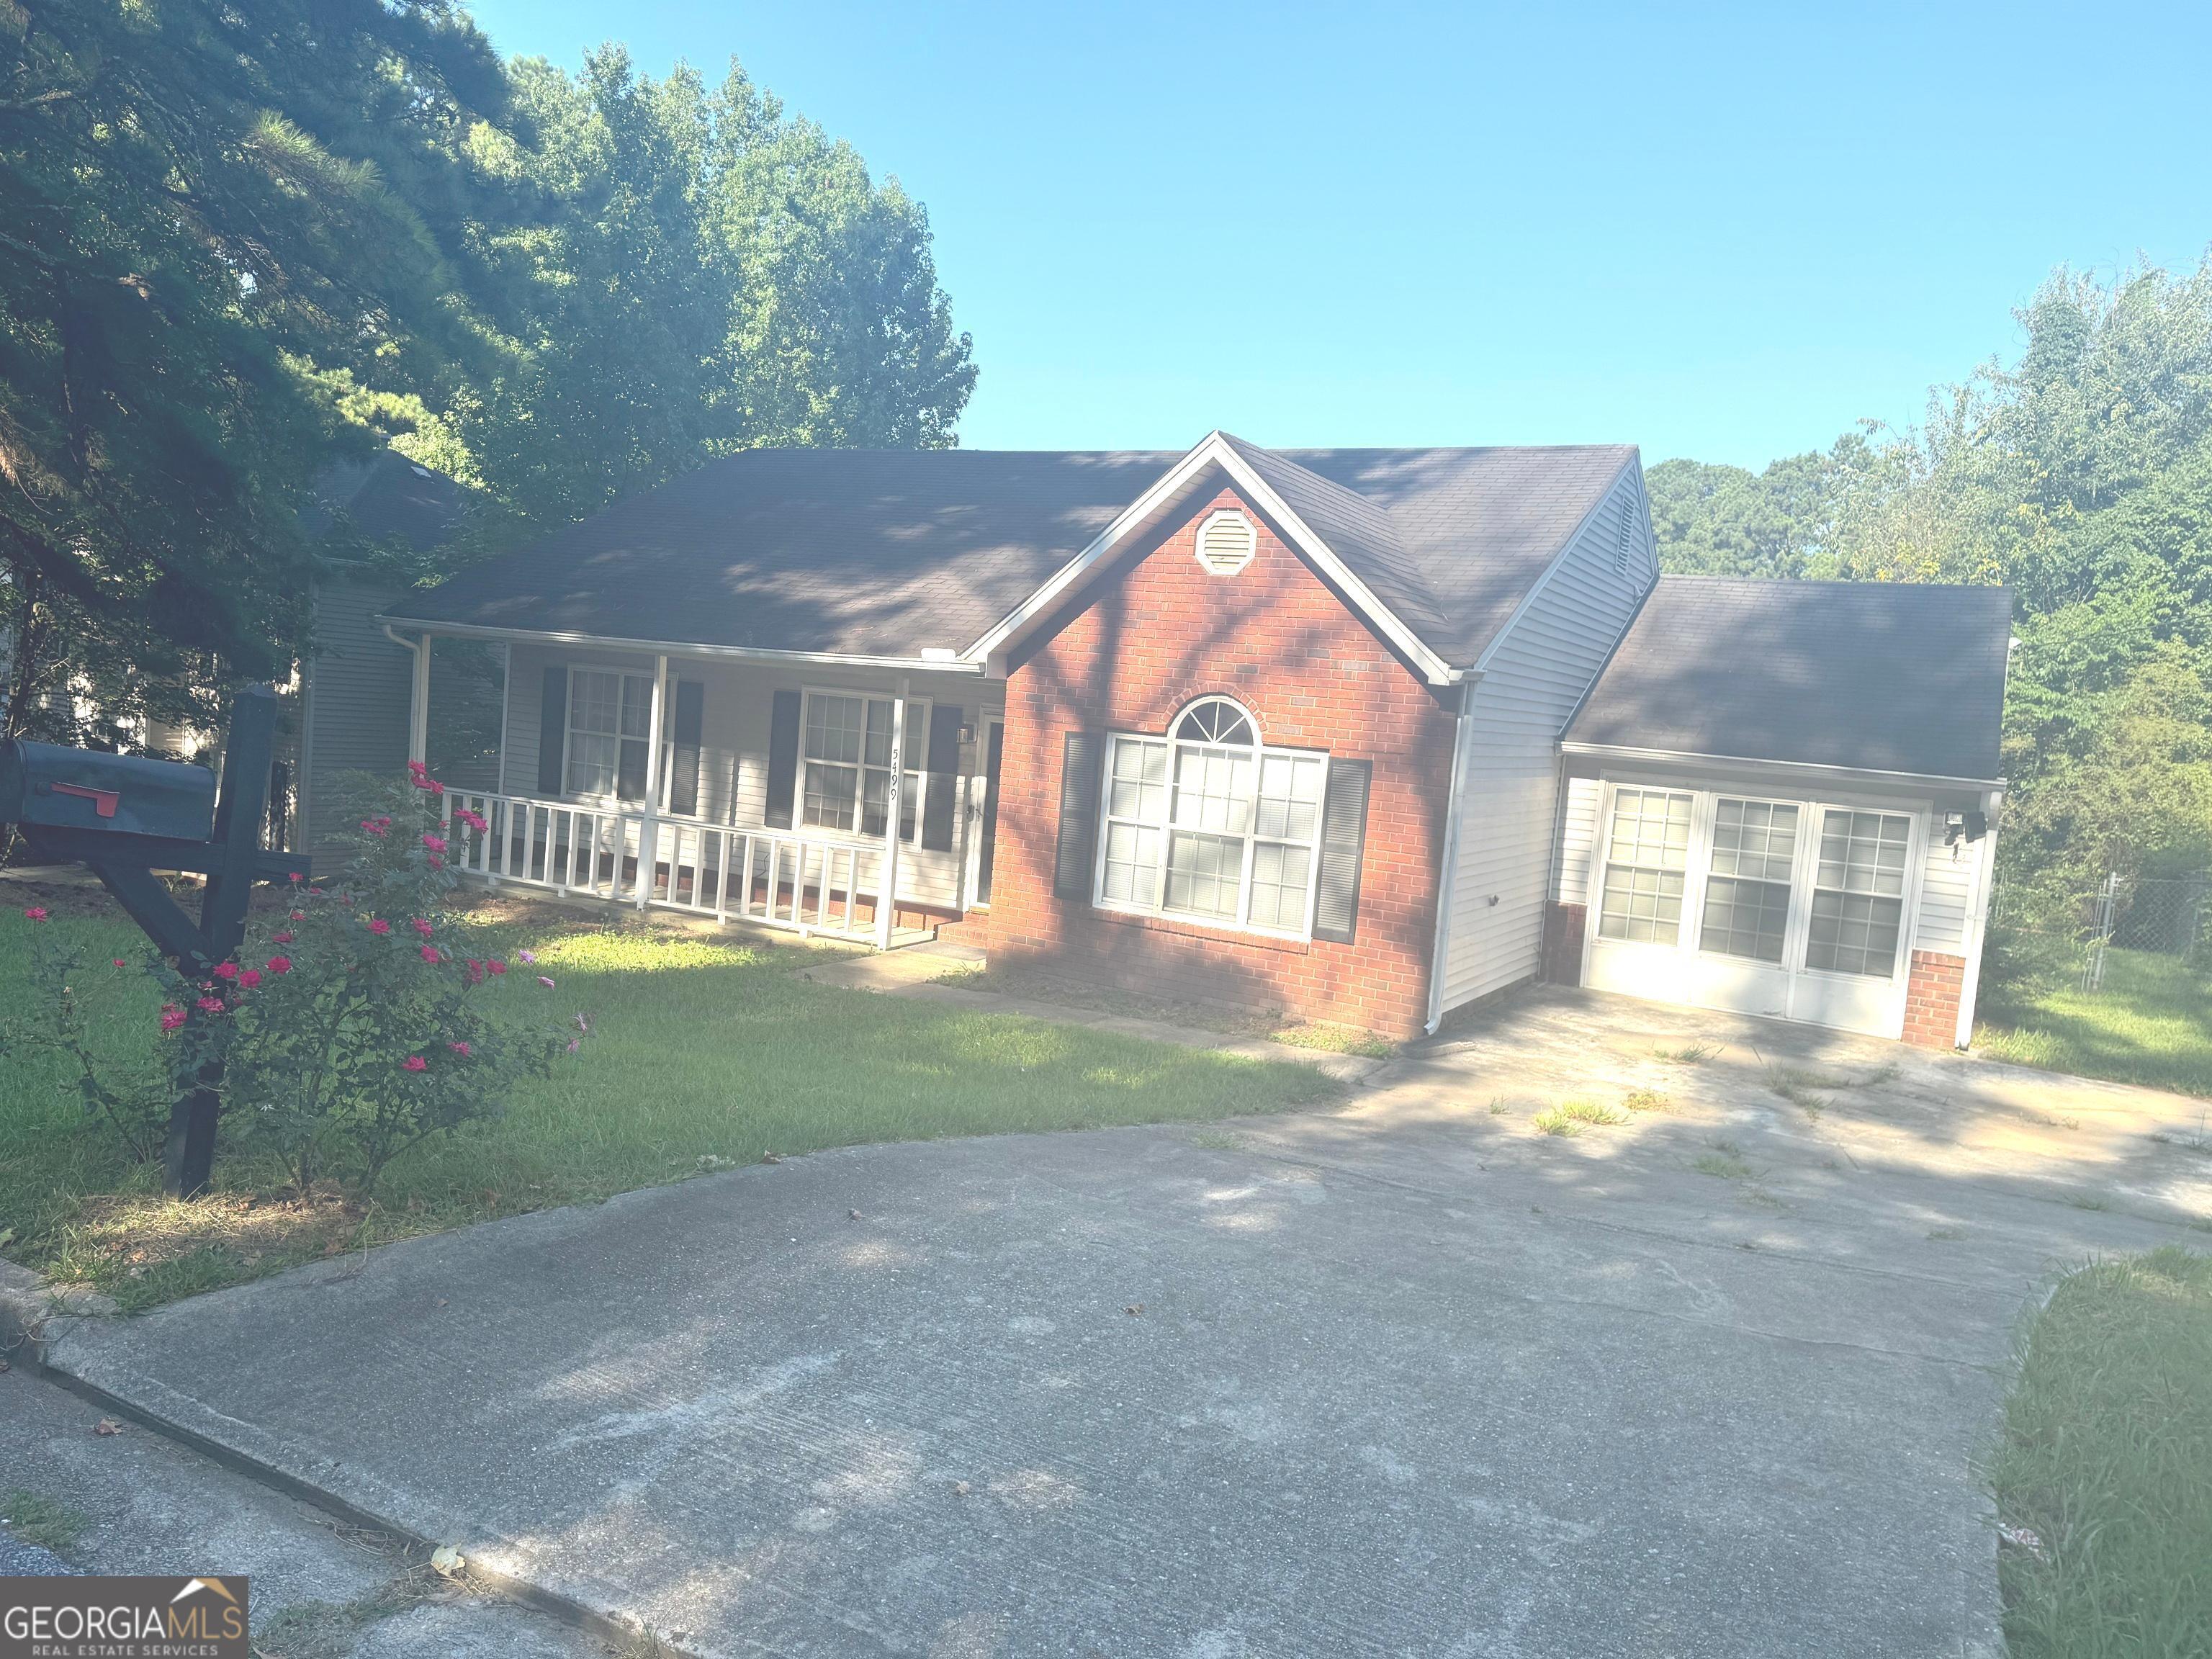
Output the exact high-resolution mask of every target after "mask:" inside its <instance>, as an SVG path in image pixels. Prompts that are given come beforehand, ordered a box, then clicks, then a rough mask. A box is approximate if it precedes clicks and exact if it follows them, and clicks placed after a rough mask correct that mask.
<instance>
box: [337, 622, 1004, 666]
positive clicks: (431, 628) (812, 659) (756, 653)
mask: <svg viewBox="0 0 2212 1659" xmlns="http://www.w3.org/2000/svg"><path fill="white" fill-rule="evenodd" d="M373 620H374V621H376V622H379V623H388V624H390V625H391V626H392V627H394V628H410V629H415V630H416V632H418V633H422V634H430V635H439V636H441V637H444V638H448V639H469V640H504V641H524V642H527V643H530V644H533V645H576V646H585V647H590V648H591V649H593V650H599V651H637V652H645V653H651V654H652V655H654V656H670V657H717V658H721V657H726V658H734V659H744V660H751V661H761V662H799V663H825V664H829V665H833V666H836V667H840V668H890V669H897V670H900V671H903V672H908V673H930V674H981V673H982V672H984V670H985V665H984V664H982V663H981V662H975V661H971V660H969V659H968V658H966V657H963V656H960V655H957V654H954V655H950V656H945V657H925V656H920V655H916V656H911V657H903V656H883V655H878V654H874V653H868V652H857V651H787V650H781V649H775V648H771V647H766V646H756V645H706V644H702V643H701V642H700V641H696V640H634V639H624V638H621V637H618V636H616V635H605V634H582V633H576V632H573V631H570V630H568V629H546V628H494V627H489V626H487V625H485V624H483V623H456V622H437V621H433V620H429V619H427V618H424V617H407V616H398V615H394V614H392V613H389V612H386V613H380V614H379V615H378V616H377V617H374V618H373Z"/></svg>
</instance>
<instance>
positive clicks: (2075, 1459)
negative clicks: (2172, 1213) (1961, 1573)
mask: <svg viewBox="0 0 2212 1659" xmlns="http://www.w3.org/2000/svg"><path fill="white" fill-rule="evenodd" d="M1988 1474H1989V1478H1990V1489H1991V1491H1992V1492H1993V1493H1994V1495H1995V1497H1996V1504H1997V1516H1998V1519H1999V1521H2000V1522H2002V1524H2003V1527H2004V1531H2003V1532H2002V1534H2000V1538H2001V1542H2000V1545H1999V1549H1998V1558H1997V1559H1998V1577H1999V1580H2000V1582H2001V1583H2002V1587H2003V1592H2004V1624H2005V1638H2006V1643H2007V1645H2008V1647H2009V1649H2010V1650H2011V1653H2012V1656H2013V1659H2201V1656H2203V1655H2205V1654H2212V1256H2204V1255H2195V1254H2192V1253H2191V1252H2189V1251H2186V1250H2184V1249H2179V1248H2178V1247H2175V1246H2172V1245H2169V1246H2167V1247H2166V1248H2165V1249H2159V1250H2154V1251H2153V1252H2152V1253H2151V1254H2149V1255H2145V1256H2138V1257H2135V1258H2132V1259H2127V1260H2121V1261H2105V1262H2099V1263H2095V1264H2093V1265H2092V1266H2090V1267H2084V1268H2082V1269H2081V1270H2080V1271H2078V1272H2076V1273H2071V1274H2069V1276H2068V1277H2067V1278H2066V1279H2063V1280H2062V1281H2061V1282H2060V1283H2059V1285H2058V1287H2057V1291H2055V1292H2054V1293H2053V1294H2052V1296H2051V1300H2050V1302H2049V1303H2048V1304H2046V1305H2045V1307H2044V1308H2043V1309H2042V1310H2041V1311H2039V1313H2038V1314H2037V1315H2036V1316H2035V1319H2034V1321H2033V1323H2032V1324H2031V1325H2030V1326H2029V1328H2028V1330H2027V1336H2026V1339H2025V1340H2024V1342H2023V1343H2022V1345H2021V1355H2020V1361H2019V1367H2018V1370H2017V1373H2016V1376H2015V1381H2014V1384H2013V1388H2012V1391H2011V1394H2010V1395H2009V1396H2008V1399H2007V1400H2006V1401H2005V1410H2004V1424H2003V1428H2002V1435H2001V1437H2000V1439H1999V1442H1998V1444H1997V1447H1996V1450H1995V1452H1994V1453H1993V1454H1992V1455H1991V1458H1990V1467H1989V1470H1988Z"/></svg>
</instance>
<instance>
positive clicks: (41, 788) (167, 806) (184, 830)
mask: <svg viewBox="0 0 2212 1659" xmlns="http://www.w3.org/2000/svg"><path fill="white" fill-rule="evenodd" d="M0 820H5V821H9V822H12V823H25V824H33V825H42V826H50V827H52V828H54V829H107V830H114V831H119V832H122V833H125V834H128V835H134V836H167V837H170V838H172V839H174V840H179V841H205V840H206V839H207V838H208V837H209V836H210V835H212V834H213V833H214V831H215V774H214V773H212V772H210V771H209V770H208V769H207V768H206V767H204V766H181V765H179V764H178V763H176V762H174V761H157V760H148V759H146V758H145V757H143V756H141V755H102V754H98V753H95V752H94V751H92V750H84V749H64V748H62V747H61V746H59V745H58V744H51V743H26V742H24V741H23V740H22V739H21V738H12V739H10V740H9V742H7V743H5V744H0Z"/></svg>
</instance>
